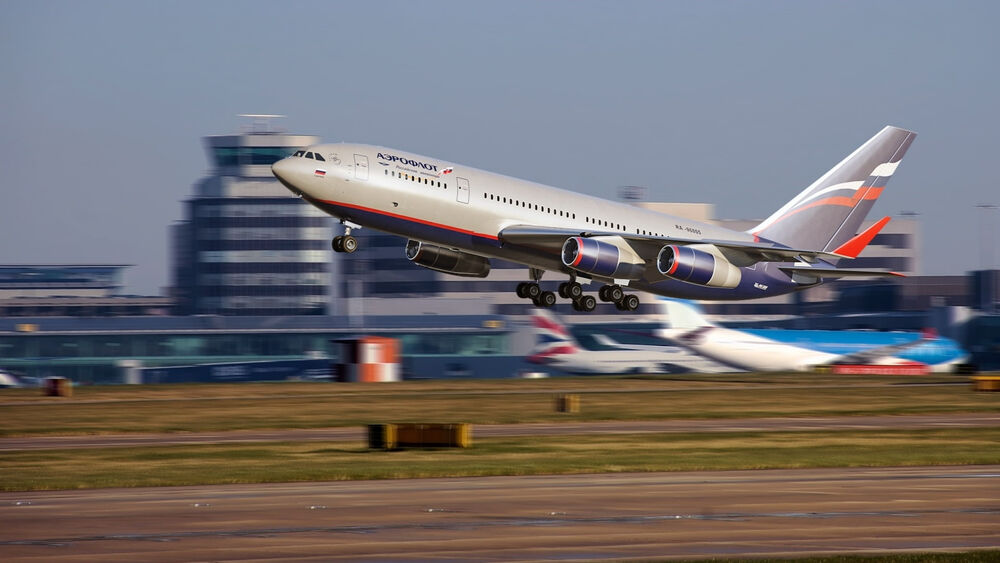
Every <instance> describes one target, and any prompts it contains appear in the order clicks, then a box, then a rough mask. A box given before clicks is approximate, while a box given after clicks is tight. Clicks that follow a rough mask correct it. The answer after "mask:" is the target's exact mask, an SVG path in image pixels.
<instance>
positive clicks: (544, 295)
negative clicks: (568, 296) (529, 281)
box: [535, 286, 556, 309]
mask: <svg viewBox="0 0 1000 563" xmlns="http://www.w3.org/2000/svg"><path fill="white" fill-rule="evenodd" d="M536 287H537V286H536ZM535 304H536V305H538V306H539V307H544V308H546V309H548V308H549V307H554V306H555V304H556V294H555V293H552V292H551V291H543V292H541V293H540V294H539V295H538V298H537V299H536V300H535Z"/></svg>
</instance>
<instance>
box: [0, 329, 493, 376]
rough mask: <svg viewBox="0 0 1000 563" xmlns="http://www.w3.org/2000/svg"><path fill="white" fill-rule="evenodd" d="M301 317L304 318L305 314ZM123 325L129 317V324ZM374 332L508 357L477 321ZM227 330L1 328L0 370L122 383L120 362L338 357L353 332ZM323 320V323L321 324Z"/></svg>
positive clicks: (411, 349)
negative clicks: (341, 341)
mask: <svg viewBox="0 0 1000 563" xmlns="http://www.w3.org/2000/svg"><path fill="white" fill-rule="evenodd" d="M303 320H305V319H303ZM126 322H127V321H126ZM425 322H426V321H425V320H423V319H417V321H415V323H414V326H415V328H410V329H400V328H396V329H372V330H369V331H365V332H364V334H369V335H377V336H389V337H393V338H397V339H398V340H399V342H400V352H401V354H402V355H403V356H404V357H407V358H422V357H442V358H451V357H454V358H475V357H495V356H504V355H507V354H509V351H508V349H509V338H508V335H509V333H508V331H507V330H506V329H485V328H481V322H482V321H481V319H469V320H465V321H452V323H451V324H452V326H451V327H450V328H448V329H446V330H441V329H440V328H438V329H436V330H434V331H427V330H425V329H423V328H420V327H417V326H416V325H419V324H422V323H425ZM258 324H263V323H257V322H253V323H250V325H251V326H253V327H255V328H252V329H244V330H239V329H233V328H232V327H224V328H222V329H219V330H214V331H204V330H199V331H170V330H155V331H150V330H149V329H150V327H148V326H144V327H142V328H140V329H137V330H116V331H112V332H97V331H94V332H89V333H88V332H79V331H73V332H67V333H56V334H44V333H23V334H15V333H6V334H3V333H2V331H0V368H3V369H6V370H10V371H12V372H14V373H17V374H20V375H25V376H28V377H50V376H60V377H69V378H70V379H73V380H75V381H77V382H80V383H96V384H107V383H120V382H121V370H120V369H119V368H118V367H117V363H118V362H119V361H121V360H126V359H127V360H138V361H140V362H142V364H143V365H144V366H147V367H156V366H178V365H194V364H205V363H219V362H235V361H263V360H284V359H303V358H307V357H316V356H317V355H319V356H325V357H328V358H331V359H332V360H335V359H336V355H337V353H338V350H339V346H337V345H336V344H335V343H333V342H332V341H334V340H336V339H339V338H346V337H356V336H357V335H358V332H357V329H347V328H316V329H312V330H305V329H301V328H299V329H295V330H274V329H272V330H261V329H260V327H259V326H257V325H258ZM320 324H326V323H320Z"/></svg>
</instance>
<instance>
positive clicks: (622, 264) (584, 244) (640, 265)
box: [562, 236, 646, 280]
mask: <svg viewBox="0 0 1000 563" xmlns="http://www.w3.org/2000/svg"><path fill="white" fill-rule="evenodd" d="M562 262H563V264H565V265H566V266H569V267H570V268H573V269H574V270H577V271H579V272H583V273H586V274H593V275H594V276H597V277H601V278H609V279H627V280H636V279H639V278H640V277H642V272H643V270H645V268H646V262H645V261H644V260H643V259H642V258H640V257H639V255H638V254H636V253H635V251H634V250H632V247H631V246H629V244H628V243H627V242H626V241H625V239H623V238H622V237H616V236H611V237H589V238H588V237H571V238H568V239H566V242H564V243H563V246H562Z"/></svg>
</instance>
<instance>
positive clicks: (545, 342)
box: [528, 309, 580, 364]
mask: <svg viewBox="0 0 1000 563" xmlns="http://www.w3.org/2000/svg"><path fill="white" fill-rule="evenodd" d="M531 322H532V325H533V326H534V328H535V336H536V341H535V348H534V350H532V354H531V356H530V357H529V358H528V361H530V362H532V363H536V364H544V363H548V362H547V361H548V360H551V359H553V358H554V357H556V356H566V355H569V354H577V353H579V352H580V345H579V344H577V342H576V339H575V338H573V335H572V334H570V332H569V329H568V328H566V326H565V325H564V324H562V323H561V322H559V320H558V319H556V317H555V315H553V314H551V313H549V312H548V311H545V310H544V309H535V310H534V311H532V318H531Z"/></svg>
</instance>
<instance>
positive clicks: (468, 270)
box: [406, 240, 490, 278]
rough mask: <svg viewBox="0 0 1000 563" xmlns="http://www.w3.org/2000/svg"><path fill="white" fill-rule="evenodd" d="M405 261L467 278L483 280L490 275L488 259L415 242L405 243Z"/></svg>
mask: <svg viewBox="0 0 1000 563" xmlns="http://www.w3.org/2000/svg"><path fill="white" fill-rule="evenodd" d="M406 259H407V260H409V261H410V262H413V263H414V264H417V265H418V266H423V267H424V268H427V269H430V270H434V271H436V272H444V273H446V274H452V275H455V276H465V277H467V278H485V277H486V276H488V275H489V274H490V259H489V258H485V257H483V256H479V255H478V254H469V253H468V252H460V251H458V250H452V249H450V248H444V247H441V246H434V245H433V244H427V243H423V242H420V241H417V240H408V241H406Z"/></svg>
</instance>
